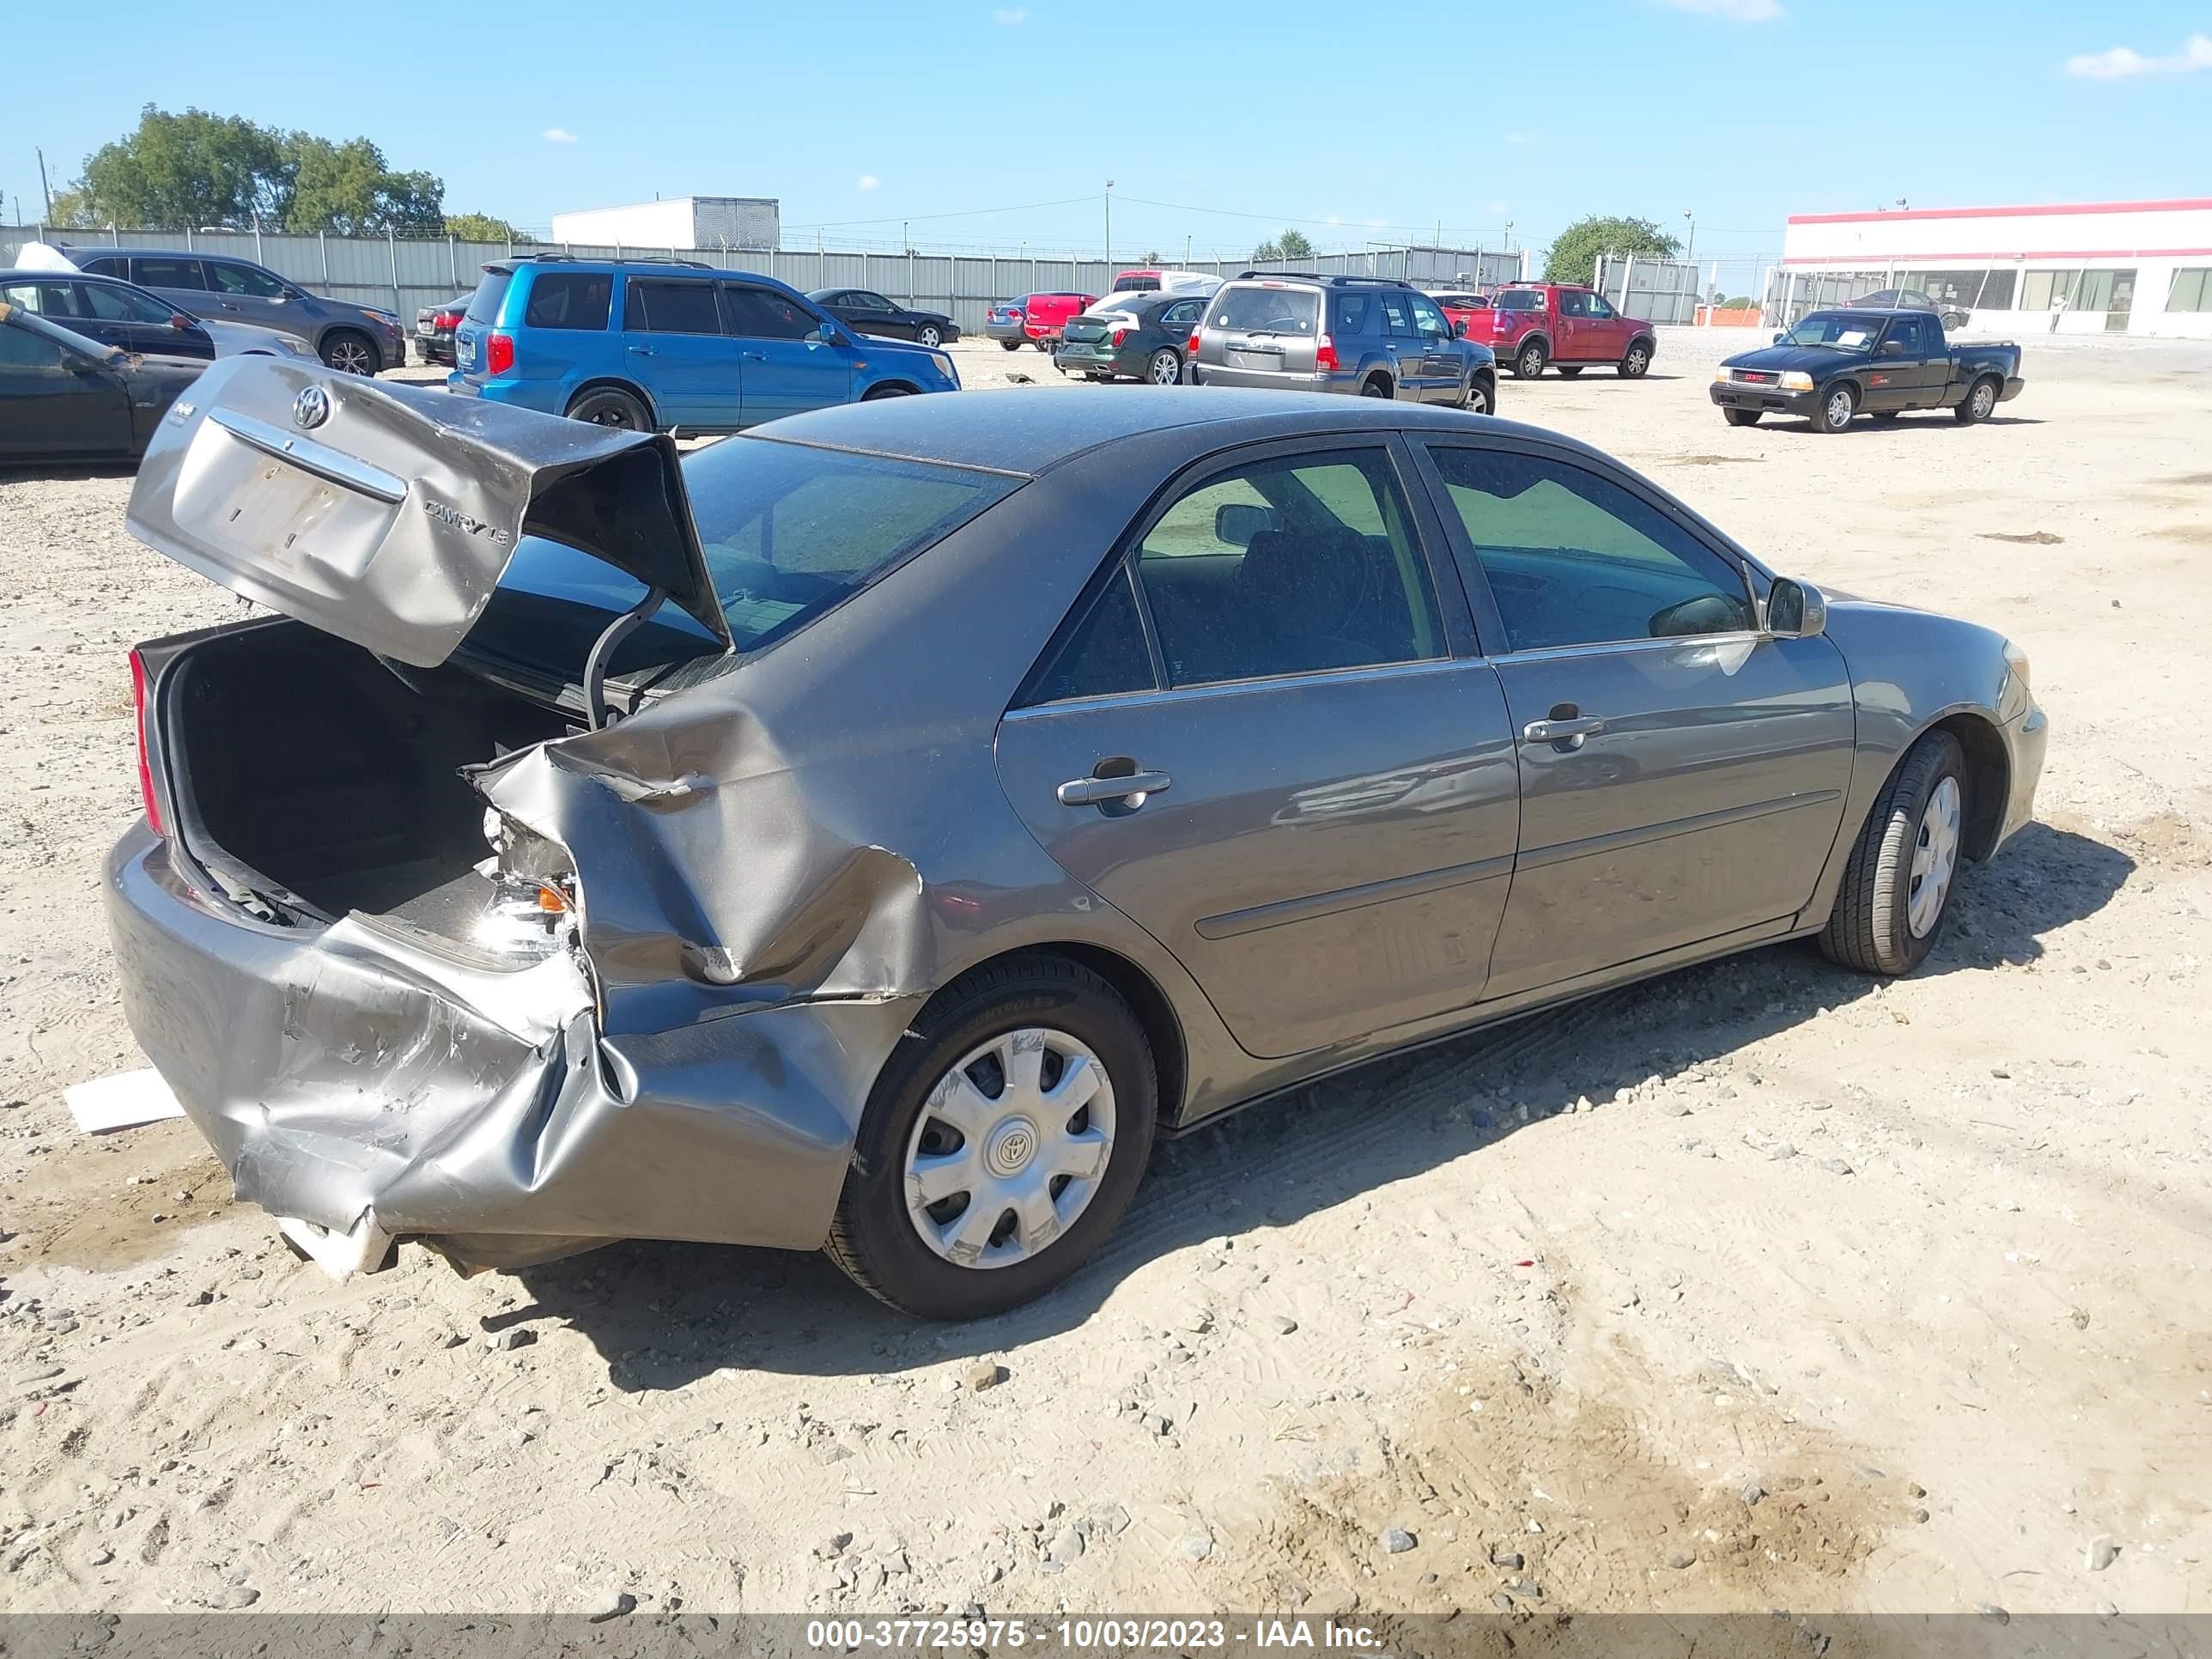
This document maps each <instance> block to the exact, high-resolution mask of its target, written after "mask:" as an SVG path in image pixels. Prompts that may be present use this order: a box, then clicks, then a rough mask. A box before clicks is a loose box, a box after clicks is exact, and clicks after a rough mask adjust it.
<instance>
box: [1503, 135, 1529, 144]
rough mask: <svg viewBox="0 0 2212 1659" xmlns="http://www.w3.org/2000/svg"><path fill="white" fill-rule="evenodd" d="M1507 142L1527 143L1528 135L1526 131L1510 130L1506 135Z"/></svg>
mask: <svg viewBox="0 0 2212 1659" xmlns="http://www.w3.org/2000/svg"><path fill="white" fill-rule="evenodd" d="M1505 142H1506V143H1509V144H1525V143H1528V142H1529V140H1528V134H1527V133H1525V132H1509V133H1507V134H1506V135H1505Z"/></svg>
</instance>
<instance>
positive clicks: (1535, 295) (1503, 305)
mask: <svg viewBox="0 0 2212 1659" xmlns="http://www.w3.org/2000/svg"><path fill="white" fill-rule="evenodd" d="M1543 308H1544V295H1543V290H1542V289H1534V288H1509V289H1506V290H1505V291H1504V293H1502V294H1500V295H1498V309H1499V310H1500V311H1541V310H1542V309H1543Z"/></svg>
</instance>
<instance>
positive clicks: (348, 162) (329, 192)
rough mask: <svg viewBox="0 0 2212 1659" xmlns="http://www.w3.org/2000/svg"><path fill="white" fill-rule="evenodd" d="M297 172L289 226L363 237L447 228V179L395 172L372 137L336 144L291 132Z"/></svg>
mask: <svg viewBox="0 0 2212 1659" xmlns="http://www.w3.org/2000/svg"><path fill="white" fill-rule="evenodd" d="M283 154H284V156H285V159H286V160H287V161H288V162H289V164H290V167H291V170H292V200H291V204H290V206H289V209H288V210H287V211H286V212H285V215H284V228H286V229H287V230H297V231H314V230H328V231H335V232H337V234H339V235H341V236H361V235H366V234H375V233H378V232H381V231H385V230H399V231H416V232H421V231H438V230H442V229H443V228H445V222H446V216H445V211H444V208H445V195H446V185H445V180H443V179H440V178H438V177H437V176H436V175H435V173H394V172H393V171H392V168H391V167H389V166H388V165H387V164H386V161H385V159H384V152H383V151H382V150H380V149H378V148H377V147H376V146H375V145H374V144H373V143H370V142H369V141H368V139H366V138H349V139H347V140H346V141H345V142H344V143H331V140H329V139H327V138H319V137H316V136H315V135H314V134H313V133H311V132H294V133H289V134H287V135H286V136H285V137H284V140H283Z"/></svg>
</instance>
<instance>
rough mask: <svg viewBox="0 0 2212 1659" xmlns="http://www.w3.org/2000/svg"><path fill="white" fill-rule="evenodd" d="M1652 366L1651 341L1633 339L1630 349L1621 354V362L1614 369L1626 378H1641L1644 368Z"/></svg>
mask: <svg viewBox="0 0 2212 1659" xmlns="http://www.w3.org/2000/svg"><path fill="white" fill-rule="evenodd" d="M1650 367H1651V343H1650V341H1649V340H1632V341H1631V342H1630V343H1629V346H1628V349H1627V350H1626V351H1624V352H1622V353H1621V354H1620V366H1619V368H1617V369H1616V370H1615V371H1614V372H1615V373H1617V374H1619V375H1620V378H1621V379H1622V380H1642V379H1643V378H1644V370H1646V369H1648V368H1650Z"/></svg>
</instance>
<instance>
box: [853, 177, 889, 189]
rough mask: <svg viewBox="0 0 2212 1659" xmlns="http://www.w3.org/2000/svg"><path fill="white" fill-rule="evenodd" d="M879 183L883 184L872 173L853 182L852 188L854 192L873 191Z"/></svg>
mask: <svg viewBox="0 0 2212 1659" xmlns="http://www.w3.org/2000/svg"><path fill="white" fill-rule="evenodd" d="M881 183H883V180H882V179H878V178H877V177H876V175H875V174H874V173H862V174H861V175H860V177H859V178H857V179H854V180H853V186H854V189H856V190H873V189H874V188H875V187H876V186H877V185H880V184H881Z"/></svg>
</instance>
